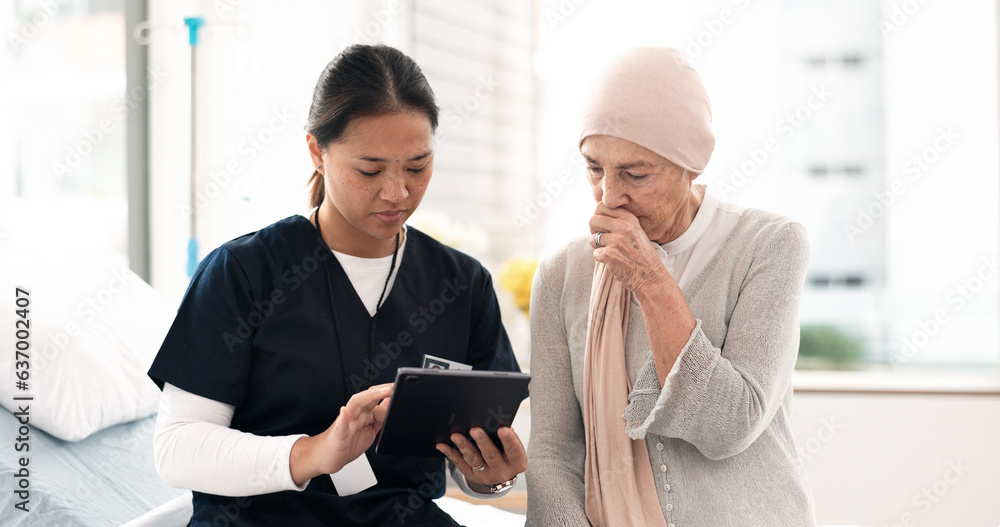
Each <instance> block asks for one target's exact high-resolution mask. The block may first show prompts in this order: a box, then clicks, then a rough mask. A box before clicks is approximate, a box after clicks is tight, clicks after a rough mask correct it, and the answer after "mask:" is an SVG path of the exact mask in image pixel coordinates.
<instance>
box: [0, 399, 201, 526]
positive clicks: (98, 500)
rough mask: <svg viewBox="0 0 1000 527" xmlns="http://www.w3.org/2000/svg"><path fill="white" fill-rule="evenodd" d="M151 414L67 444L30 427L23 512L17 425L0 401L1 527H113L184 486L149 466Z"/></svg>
mask: <svg viewBox="0 0 1000 527" xmlns="http://www.w3.org/2000/svg"><path fill="white" fill-rule="evenodd" d="M154 422H155V416H154V417H148V418H145V419H140V420H137V421H133V422H131V423H126V424H122V425H118V426H114V427H111V428H108V429H106V430H103V431H101V432H98V433H96V434H94V435H92V436H90V437H88V438H86V439H84V440H83V441H79V442H75V443H70V442H67V441H63V440H61V439H57V438H55V437H52V436H50V435H48V434H46V433H45V432H42V431H41V430H38V429H36V428H32V429H31V435H30V440H29V442H28V444H29V445H30V451H29V452H27V453H26V454H27V457H28V458H29V459H30V461H29V464H28V470H29V471H30V477H29V479H28V481H29V483H30V486H29V490H30V493H31V494H30V501H29V504H28V508H29V509H30V510H29V512H27V513H25V512H22V511H21V510H19V509H17V508H15V504H17V503H18V502H20V501H21V499H20V498H19V497H18V496H17V495H16V494H14V493H13V492H12V491H13V490H16V486H17V482H18V478H16V477H15V474H16V473H17V472H18V470H20V468H21V467H20V465H19V464H18V463H19V459H20V457H21V456H22V455H24V454H25V452H17V451H15V449H14V445H15V443H16V442H17V440H16V437H17V435H18V434H17V431H18V427H19V423H18V422H17V419H16V418H15V417H14V415H13V414H12V413H11V412H10V411H8V410H7V409H6V408H3V407H0V526H2V527H51V526H56V525H58V526H60V527H117V526H119V525H121V524H123V523H126V522H128V521H130V520H132V519H134V518H136V517H138V516H140V515H142V514H144V513H145V512H147V511H149V510H151V509H153V508H155V507H157V506H159V505H160V504H162V503H165V502H167V501H169V500H171V499H173V498H175V497H176V496H179V495H180V494H183V493H184V492H185V491H182V490H180V489H174V488H170V487H168V486H166V485H165V484H164V483H163V481H162V480H160V477H159V476H158V475H157V474H156V469H155V468H154V467H153V447H152V445H153V439H152V438H153V425H154Z"/></svg>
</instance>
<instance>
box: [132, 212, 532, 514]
mask: <svg viewBox="0 0 1000 527" xmlns="http://www.w3.org/2000/svg"><path fill="white" fill-rule="evenodd" d="M407 236H408V238H407V242H406V245H405V248H404V250H405V255H404V257H403V258H402V259H401V261H400V266H399V271H398V274H397V275H396V280H395V282H394V283H393V287H392V289H391V290H390V291H388V292H387V293H386V299H385V301H384V303H383V305H382V308H381V311H380V313H379V319H378V324H377V327H376V337H375V343H376V344H375V360H374V370H375V372H376V375H375V380H374V384H379V383H386V382H392V381H394V380H395V376H396V369H397V368H400V367H404V366H411V367H419V366H420V365H421V358H422V356H423V354H424V353H428V354H431V355H436V356H438V357H443V358H445V359H450V360H454V361H459V362H463V363H466V364H470V365H472V366H473V368H474V369H481V370H503V371H520V369H519V367H518V364H517V361H516V360H515V359H514V354H513V352H512V350H511V346H510V340H509V339H508V338H507V333H506V332H505V331H504V328H503V325H502V323H501V321H500V309H499V306H498V305H497V299H496V295H495V293H494V290H493V284H492V280H491V278H490V274H489V272H487V271H486V269H484V268H483V266H482V265H481V264H480V263H479V262H478V261H476V260H475V259H474V258H472V257H470V256H468V255H465V254H463V253H461V252H458V251H456V250H454V249H451V248H449V247H447V246H445V245H443V244H441V243H439V242H437V241H436V240H434V239H432V238H430V237H429V236H427V235H426V234H424V233H422V232H420V231H418V230H417V229H414V228H412V227H408V228H407ZM324 265H327V266H329V270H330V276H331V280H332V284H333V291H334V298H335V299H336V306H337V315H338V318H339V319H340V327H341V328H342V330H343V333H344V334H343V335H341V340H342V342H343V343H344V348H345V355H346V359H347V369H348V372H347V377H348V379H349V383H350V386H348V390H347V392H349V393H350V394H353V393H356V392H358V391H361V390H363V389H365V388H367V387H368V383H367V379H368V375H369V373H368V371H369V369H368V368H369V365H370V362H369V356H368V349H369V332H370V330H371V316H370V315H369V314H368V310H367V309H366V308H365V306H364V304H363V303H362V302H361V299H360V298H359V297H358V295H357V293H356V292H355V291H354V287H353V286H352V285H351V282H350V280H349V279H348V278H347V275H346V274H345V272H344V269H343V268H342V267H341V266H340V263H339V262H338V261H337V259H336V257H334V255H333V254H332V253H331V252H330V251H329V249H327V247H326V246H325V245H324V244H323V241H322V240H321V239H320V238H319V236H318V233H317V232H316V228H315V227H314V226H313V224H312V223H311V222H310V221H309V220H308V219H306V218H305V217H302V216H292V217H289V218H286V219H284V220H281V221H279V222H277V223H274V224H273V225H270V226H268V227H266V228H264V229H261V230H259V231H257V232H255V233H251V234H247V235H245V236H241V237H239V238H236V239H235V240H232V241H230V242H228V243H226V244H224V245H222V246H221V247H219V248H217V249H215V250H214V251H212V252H211V253H210V254H209V255H208V256H207V257H205V259H204V260H203V261H202V262H201V264H200V265H199V266H198V269H197V271H196V272H195V275H194V277H193V278H192V279H191V284H190V285H189V286H188V290H187V292H186V293H185V295H184V299H183V300H182V302H181V305H180V308H179V309H178V311H177V317H176V318H175V319H174V322H173V325H172V326H171V327H170V331H169V332H168V333H167V336H166V338H165V339H164V341H163V345H162V346H161V347H160V350H159V352H158V354H157V356H156V359H155V360H154V361H153V365H152V367H150V369H149V376H150V377H151V378H152V379H153V381H154V382H156V384H157V385H158V386H159V387H160V388H161V389H162V388H163V383H165V382H167V383H170V384H173V385H174V386H177V387H179V388H181V389H183V390H185V391H188V392H191V393H194V394H196V395H200V396H202V397H207V398H209V399H213V400H216V401H220V402H223V403H226V404H230V405H233V406H234V407H235V413H234V414H233V420H232V424H231V425H230V426H231V427H232V428H234V429H236V430H240V431H243V432H249V433H253V434H258V435H265V436H281V435H291V434H308V435H316V434H319V433H321V432H323V431H324V430H326V429H327V428H328V427H329V426H330V425H331V424H332V423H333V421H334V420H335V419H336V418H337V415H338V412H339V409H340V407H341V406H343V405H345V404H346V403H347V400H346V398H345V389H344V381H343V378H344V376H343V375H342V372H341V370H342V368H341V358H340V356H339V355H338V352H337V336H336V332H335V329H334V323H333V315H332V313H331V310H330V295H329V292H328V286H327V278H326V273H325V272H324V270H323V266H324ZM367 455H368V459H369V461H370V462H371V465H372V469H373V470H374V471H375V475H376V477H377V478H378V484H377V485H376V486H374V487H372V488H370V489H368V490H365V491H363V492H360V493H358V494H354V495H351V496H345V497H340V496H338V495H337V493H336V490H335V489H334V487H333V483H332V481H331V480H330V477H329V476H326V475H323V476H319V477H316V478H314V479H313V480H312V481H311V482H310V483H309V485H308V487H307V488H306V490H305V491H303V492H295V491H284V492H277V493H273V494H265V495H258V496H250V497H243V498H233V497H224V496H216V495H212V494H206V493H202V492H195V493H194V515H193V517H192V518H191V522H190V524H189V525H191V526H206V527H207V526H210V525H216V524H217V523H218V522H220V521H221V522H222V524H224V525H230V526H272V525H296V526H332V525H338V526H339V525H351V526H363V525H371V526H376V525H377V526H384V525H394V526H398V525H411V526H418V525H436V526H439V525H457V524H456V523H455V522H454V521H453V520H452V519H451V518H450V517H449V516H448V515H446V514H445V513H444V512H442V511H441V510H440V509H439V508H438V507H437V505H436V504H434V503H433V502H432V501H431V499H433V498H438V497H441V496H442V495H443V494H444V489H445V475H444V458H418V457H413V458H411V457H401V456H379V455H378V454H376V453H375V448H374V446H373V447H372V448H370V449H369V450H368V452H367Z"/></svg>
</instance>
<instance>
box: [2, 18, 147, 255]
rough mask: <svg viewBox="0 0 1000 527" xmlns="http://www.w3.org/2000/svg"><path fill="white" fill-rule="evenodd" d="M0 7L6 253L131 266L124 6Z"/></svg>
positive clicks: (3, 198) (3, 237) (3, 212)
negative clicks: (93, 257) (96, 258)
mask: <svg viewBox="0 0 1000 527" xmlns="http://www.w3.org/2000/svg"><path fill="white" fill-rule="evenodd" d="M0 6H2V7H0V13H2V16H3V17H4V18H6V19H8V20H10V21H11V22H10V24H9V26H7V27H9V28H10V32H9V33H6V34H5V38H4V45H3V46H2V50H0V78H2V79H3V82H0V189H2V190H0V255H5V256H17V257H22V256H24V255H27V254H40V255H48V256H51V255H52V254H53V251H54V250H58V251H60V252H61V253H62V254H63V255H75V256H76V257H81V256H82V255H90V254H100V255H101V256H102V257H104V258H107V259H110V260H111V262H110V263H111V264H113V265H127V262H128V253H127V239H128V232H127V221H126V218H127V213H128V208H127V203H126V191H125V137H126V132H125V117H126V112H127V104H126V99H125V16H124V10H123V5H122V2H121V1H113V0H109V1H89V2H88V1H85V0H75V1H69V0H67V1H61V2H6V3H3V4H0Z"/></svg>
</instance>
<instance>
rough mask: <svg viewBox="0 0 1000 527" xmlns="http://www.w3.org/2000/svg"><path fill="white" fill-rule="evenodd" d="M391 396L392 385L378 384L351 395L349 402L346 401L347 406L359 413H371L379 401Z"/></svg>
mask: <svg viewBox="0 0 1000 527" xmlns="http://www.w3.org/2000/svg"><path fill="white" fill-rule="evenodd" d="M391 395H392V383H386V384H379V385H378V386H372V387H371V388H368V389H367V390H365V391H363V392H358V393H356V394H354V395H352V396H351V400H349V401H347V405H348V406H350V407H352V408H353V409H356V410H358V411H360V412H371V411H372V408H375V406H376V405H377V404H378V403H379V401H381V400H382V399H385V398H387V397H389V396H391Z"/></svg>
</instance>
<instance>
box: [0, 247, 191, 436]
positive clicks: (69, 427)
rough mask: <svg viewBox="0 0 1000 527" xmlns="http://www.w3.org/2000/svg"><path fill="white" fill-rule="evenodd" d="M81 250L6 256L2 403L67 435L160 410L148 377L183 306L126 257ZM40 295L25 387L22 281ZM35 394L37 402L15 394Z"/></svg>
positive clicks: (32, 311)
mask: <svg viewBox="0 0 1000 527" xmlns="http://www.w3.org/2000/svg"><path fill="white" fill-rule="evenodd" d="M75 256H76V258H69V259H63V258H54V257H53V256H52V255H51V254H49V255H47V256H46V257H21V256H19V257H18V259H17V261H13V262H12V261H9V260H8V261H0V404H2V405H3V406H5V407H7V409H9V410H11V411H12V412H15V411H17V409H18V405H19V404H21V405H23V404H29V405H30V409H29V413H30V424H31V425H32V426H33V427H37V428H40V429H42V430H45V431H46V432H48V433H50V434H52V435H53V436H56V437H58V438H60V439H64V440H66V441H79V440H81V439H83V438H85V437H87V436H89V435H91V434H93V433H94V432H97V431H99V430H103V429H105V428H107V427H109V426H113V425H116V424H119V423H126V422H129V421H132V420H134V419H139V418H142V417H146V416H149V415H152V414H154V413H155V412H156V408H157V404H158V402H159V397H160V391H159V389H157V387H156V385H155V384H153V381H152V380H150V379H149V377H147V376H146V370H148V369H149V365H150V364H151V363H152V361H153V357H154V356H155V354H156V351H157V350H158V349H159V347H160V344H161V343H162V342H163V337H164V336H165V335H166V333H167V330H168V329H169V327H170V323H171V322H172V321H173V318H174V314H175V307H174V306H171V305H170V303H169V302H168V301H167V300H166V299H165V298H164V297H163V296H162V295H160V294H159V293H158V292H156V291H155V290H154V289H153V288H152V287H150V286H149V285H148V284H146V283H145V282H144V281H143V280H142V279H141V278H139V276H138V275H136V274H135V273H133V272H132V271H130V270H129V269H128V268H127V267H126V266H125V265H124V264H122V263H119V264H114V265H112V264H109V262H108V261H107V260H104V261H103V262H95V261H93V260H90V261H86V259H84V258H81V257H79V255H75ZM16 287H22V288H25V289H27V290H29V291H30V292H31V293H30V295H29V296H28V297H27V298H29V299H30V305H29V307H28V309H29V312H28V318H29V319H30V328H29V331H30V334H31V335H30V338H29V342H30V348H29V350H28V353H29V355H30V359H29V361H30V367H29V369H28V371H29V372H30V377H29V379H28V380H27V383H28V390H26V391H21V390H19V389H17V387H16V383H17V381H18V379H17V378H15V376H14V374H15V373H16V372H17V371H20V370H16V369H15V360H14V359H15V355H16V353H15V342H16V337H17V335H16V333H15V331H16V330H17V329H23V326H21V327H20V328H18V327H15V326H16V321H17V320H22V318H21V317H20V316H19V315H18V314H17V313H16V310H17V309H19V308H18V306H17V305H16V298H15V288H16ZM22 395H32V396H33V397H34V400H32V401H15V400H13V397H15V396H22Z"/></svg>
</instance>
